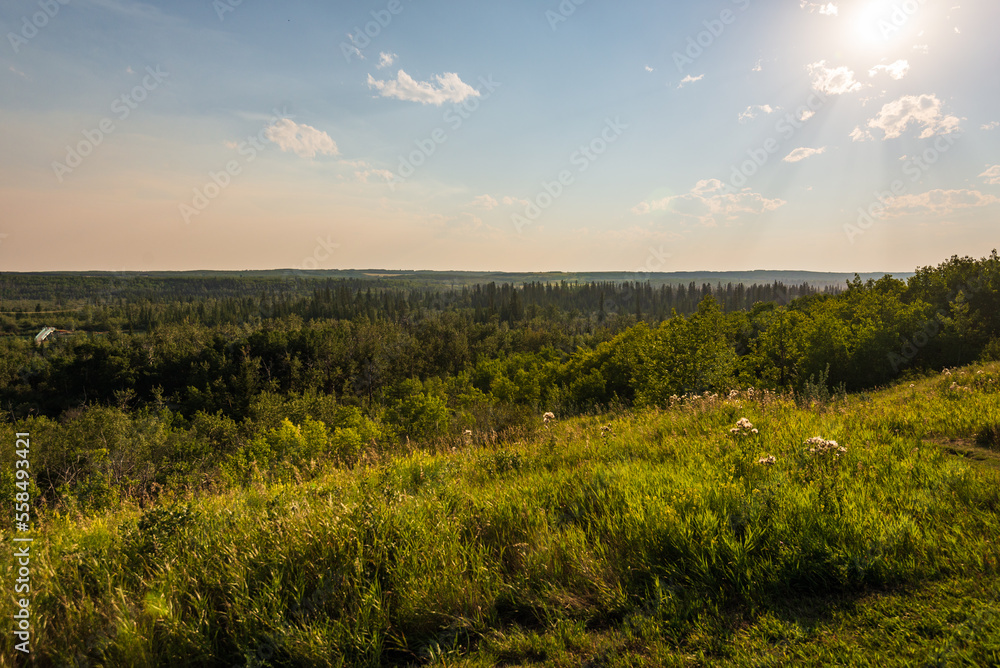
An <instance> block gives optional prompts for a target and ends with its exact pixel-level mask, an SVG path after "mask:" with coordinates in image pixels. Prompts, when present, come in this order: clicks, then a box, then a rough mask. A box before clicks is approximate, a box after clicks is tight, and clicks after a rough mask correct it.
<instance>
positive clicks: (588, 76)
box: [0, 0, 1000, 271]
mask: <svg viewBox="0 0 1000 668" xmlns="http://www.w3.org/2000/svg"><path fill="white" fill-rule="evenodd" d="M63 2H65V4H63ZM63 2H60V1H59V0H41V1H39V0H34V1H22V0H11V1H8V2H5V3H4V4H3V5H2V7H0V31H2V33H3V35H4V39H3V43H2V44H0V82H2V84H0V121H2V122H0V198H2V199H0V201H2V204H3V207H2V210H3V215H2V216H0V268H2V269H4V270H23V271H27V270H58V269H63V270H86V269H109V270H119V269H129V270H154V269H206V268H209V269H255V268H278V267H299V268H306V269H308V268H390V269H465V270H509V271H522V270H566V271H588V270H589V271H597V270H625V271H681V270H744V269H811V270H821V271H822V270H829V271H878V270H885V271H910V270H912V269H913V268H914V267H916V266H919V265H925V264H934V263H937V262H939V261H941V260H944V259H945V258H947V257H948V256H950V255H952V254H959V255H965V254H971V255H976V256H981V255H985V254H987V253H988V252H989V251H990V250H991V249H992V248H994V247H996V246H997V243H996V239H997V238H998V237H997V233H996V230H997V220H998V217H997V216H998V213H1000V166H998V163H1000V127H998V126H1000V104H998V102H1000V94H998V92H997V90H996V89H995V86H994V82H995V68H996V63H997V62H998V60H1000V59H998V55H1000V53H998V51H1000V46H998V45H997V44H998V43H997V41H996V40H995V38H994V36H993V35H992V34H991V31H992V30H993V27H995V26H996V25H998V24H1000V5H998V4H997V3H996V2H986V1H985V0H981V1H979V2H967V1H965V0H959V1H957V2H954V3H942V2H935V1H932V0H925V1H924V2H919V1H918V0H909V1H908V2H901V1H898V0H896V1H893V0H876V1H867V2H862V1H846V0H845V1H842V2H831V3H820V2H817V3H812V2H808V1H802V0H788V1H780V2H779V1H775V2H771V3H764V2H759V1H756V2H755V1H754V0H738V1H736V2H733V1H732V0H720V1H718V2H706V3H698V4H688V3H685V4H680V3H672V2H630V3H624V4H623V3H608V2H601V1H600V0H582V1H581V0H564V1H563V2H562V3H560V2H558V1H556V0H553V1H549V2H526V1H520V0H514V1H510V2H505V3H487V2H471V3H457V2H436V1H434V0H377V1H366V2H345V3H319V2H286V3H274V2H263V1H262V0H242V2H239V1H238V0H215V1H214V2H213V0H198V1H194V0H180V1H176V2H170V3H167V2H150V3H141V2H131V1H130V0H63ZM577 2H579V4H577ZM366 31H367V33H368V34H365V32H366Z"/></svg>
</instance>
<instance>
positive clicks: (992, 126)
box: [979, 121, 1000, 130]
mask: <svg viewBox="0 0 1000 668" xmlns="http://www.w3.org/2000/svg"><path fill="white" fill-rule="evenodd" d="M996 128H1000V121H990V122H989V123H983V124H982V125H980V126H979V129H980V130H995V129H996Z"/></svg>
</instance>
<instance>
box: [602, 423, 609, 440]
mask: <svg viewBox="0 0 1000 668" xmlns="http://www.w3.org/2000/svg"><path fill="white" fill-rule="evenodd" d="M610 435H611V423H610V422H609V423H607V424H606V425H601V436H604V437H607V436H610Z"/></svg>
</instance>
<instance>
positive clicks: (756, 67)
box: [750, 60, 764, 72]
mask: <svg viewBox="0 0 1000 668" xmlns="http://www.w3.org/2000/svg"><path fill="white" fill-rule="evenodd" d="M762 69H764V67H763V65H761V62H760V61H759V60H758V61H757V62H756V63H755V64H754V66H753V69H752V70H750V71H751V72H760V71H761V70H762Z"/></svg>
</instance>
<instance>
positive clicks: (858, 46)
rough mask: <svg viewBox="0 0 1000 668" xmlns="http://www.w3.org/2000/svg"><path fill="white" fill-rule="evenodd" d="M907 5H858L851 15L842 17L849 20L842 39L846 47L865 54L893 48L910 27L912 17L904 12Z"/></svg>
mask: <svg viewBox="0 0 1000 668" xmlns="http://www.w3.org/2000/svg"><path fill="white" fill-rule="evenodd" d="M914 4H915V5H916V4H917V3H914ZM907 6H908V5H907V3H903V4H902V5H900V3H898V2H893V1H892V0H874V1H872V2H862V3H858V4H857V5H856V6H855V7H854V8H853V9H852V11H851V14H850V16H848V17H845V18H847V19H848V20H847V21H846V24H847V34H846V35H845V36H844V38H845V40H846V41H847V43H848V45H849V46H850V47H851V48H853V49H855V50H861V51H867V52H870V51H879V50H881V49H886V48H890V47H892V46H893V45H894V43H895V42H896V41H897V40H898V38H899V37H900V36H901V35H902V34H903V32H904V29H905V28H908V27H910V25H909V24H910V23H911V19H912V18H913V16H912V14H910V13H907V12H906V11H905V10H904V9H903V7H907Z"/></svg>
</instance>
